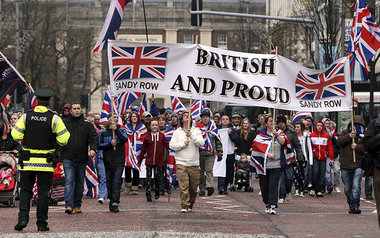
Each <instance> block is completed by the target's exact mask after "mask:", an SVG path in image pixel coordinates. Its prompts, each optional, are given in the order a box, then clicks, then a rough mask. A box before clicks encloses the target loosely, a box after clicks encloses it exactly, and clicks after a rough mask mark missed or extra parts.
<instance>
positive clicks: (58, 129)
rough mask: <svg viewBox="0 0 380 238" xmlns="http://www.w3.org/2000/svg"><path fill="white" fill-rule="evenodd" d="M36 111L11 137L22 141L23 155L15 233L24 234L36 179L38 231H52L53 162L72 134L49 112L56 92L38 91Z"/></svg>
mask: <svg viewBox="0 0 380 238" xmlns="http://www.w3.org/2000/svg"><path fill="white" fill-rule="evenodd" d="M35 95H36V96H37V107H36V108H35V109H34V110H33V111H28V112H27V113H26V114H24V115H23V117H21V118H20V119H19V120H18V121H17V123H16V125H15V127H14V129H13V130H12V137H13V138H14V139H15V140H23V146H24V153H23V155H22V156H21V158H20V159H19V164H20V168H19V170H20V184H21V192H20V211H19V214H18V223H17V225H16V226H15V227H14V229H15V230H18V231H21V230H22V229H24V228H25V227H26V226H27V225H28V222H29V210H30V200H31V198H32V195H33V192H32V189H33V185H34V182H35V180H36V176H37V188H38V202H37V227H38V231H49V230H50V229H49V227H48V223H47V222H46V220H47V219H48V208H49V197H48V192H49V190H50V187H51V184H52V180H53V172H54V166H53V160H54V152H55V147H56V144H57V143H58V145H65V144H67V142H68V140H69V137H70V133H69V132H68V131H67V129H66V127H65V124H64V123H63V121H62V119H61V118H60V117H59V116H57V115H55V114H54V113H53V112H52V111H50V110H49V109H48V108H47V107H48V106H49V99H50V97H51V96H52V95H53V92H52V91H51V90H49V89H39V90H36V92H35Z"/></svg>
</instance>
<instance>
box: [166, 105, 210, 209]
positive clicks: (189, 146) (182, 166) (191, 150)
mask: <svg viewBox="0 0 380 238" xmlns="http://www.w3.org/2000/svg"><path fill="white" fill-rule="evenodd" d="M189 120H190V123H189ZM180 123H181V127H180V128H178V129H177V130H175V131H174V133H173V137H172V139H171V141H170V143H169V147H170V149H172V150H175V160H176V167H177V180H178V185H179V192H180V199H181V212H182V213H186V212H191V211H192V209H193V205H194V203H195V198H196V197H197V187H198V185H199V173H200V168H199V147H201V146H203V145H204V143H205V140H204V139H203V136H202V133H201V131H200V130H199V129H198V128H195V127H193V126H192V125H191V118H190V115H189V112H184V113H183V116H182V119H181V122H180Z"/></svg>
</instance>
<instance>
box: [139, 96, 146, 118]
mask: <svg viewBox="0 0 380 238" xmlns="http://www.w3.org/2000/svg"><path fill="white" fill-rule="evenodd" d="M146 111H148V102H147V101H146V93H143V94H142V99H141V102H140V110H139V114H140V117H142V114H143V113H144V112H146Z"/></svg>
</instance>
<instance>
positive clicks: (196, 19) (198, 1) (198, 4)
mask: <svg viewBox="0 0 380 238" xmlns="http://www.w3.org/2000/svg"><path fill="white" fill-rule="evenodd" d="M202 5H203V0H191V10H192V11H202ZM191 25H192V26H201V25H202V15H201V14H191Z"/></svg>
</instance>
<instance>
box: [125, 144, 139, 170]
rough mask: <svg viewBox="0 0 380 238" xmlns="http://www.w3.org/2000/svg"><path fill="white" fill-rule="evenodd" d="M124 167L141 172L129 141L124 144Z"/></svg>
mask: <svg viewBox="0 0 380 238" xmlns="http://www.w3.org/2000/svg"><path fill="white" fill-rule="evenodd" d="M125 166H127V167H131V168H134V169H137V170H140V171H141V168H140V167H139V165H138V164H137V157H136V154H135V153H134V151H133V146H132V143H131V141H130V140H128V142H127V143H125Z"/></svg>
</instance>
